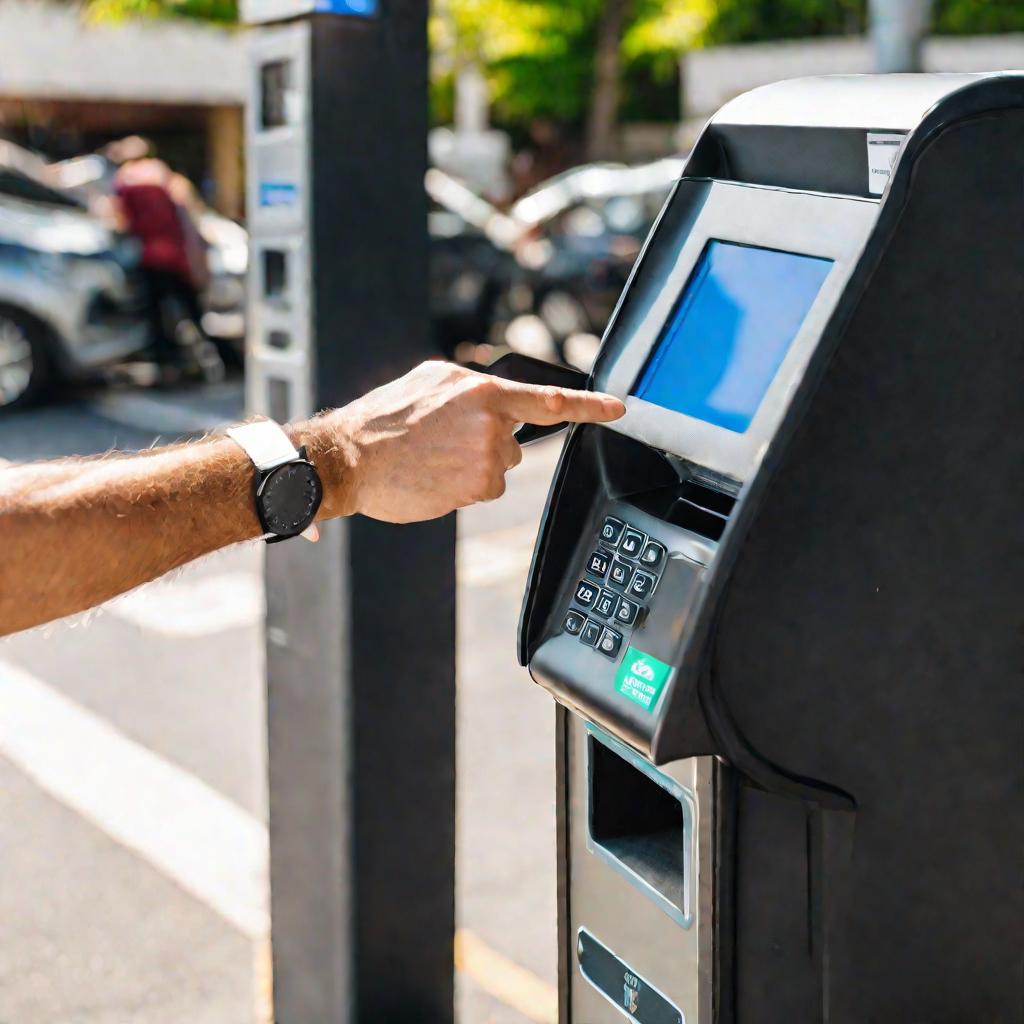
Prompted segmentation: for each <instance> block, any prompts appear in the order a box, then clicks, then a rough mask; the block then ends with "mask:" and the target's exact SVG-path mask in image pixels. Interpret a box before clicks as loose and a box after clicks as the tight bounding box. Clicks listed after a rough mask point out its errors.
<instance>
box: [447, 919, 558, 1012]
mask: <svg viewBox="0 0 1024 1024" xmlns="http://www.w3.org/2000/svg"><path fill="white" fill-rule="evenodd" d="M455 969H456V970H457V971H461V972H462V973H463V974H465V975H466V976H467V977H469V978H472V979H473V981H475V982H476V983H477V985H479V986H480V987H481V988H482V989H483V990H484V991H485V992H486V993H487V994H488V995H491V996H493V997H494V998H495V999H497V1000H498V1001H499V1002H502V1003H504V1004H505V1005H506V1006H510V1007H512V1009H513V1010H518V1011H519V1013H521V1014H522V1015H523V1016H524V1017H526V1018H528V1019H529V1020H532V1021H536V1024H558V990H557V989H556V988H555V987H554V985H549V984H548V983H547V982H546V981H542V980H541V979H540V978H538V977H537V975H535V974H534V973H533V972H532V971H528V970H527V969H526V968H525V967H520V966H519V964H517V963H515V962H514V961H512V960H509V959H508V957H506V956H503V955H502V954H501V953H499V952H498V951H497V950H496V949H492V948H491V947H490V946H488V945H487V943H486V942H484V940H483V939H481V938H480V937H479V936H478V935H475V934H474V933H473V932H471V931H469V930H468V929H466V928H460V929H459V930H458V931H457V932H456V933H455Z"/></svg>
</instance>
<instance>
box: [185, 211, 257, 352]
mask: <svg viewBox="0 0 1024 1024" xmlns="http://www.w3.org/2000/svg"><path fill="white" fill-rule="evenodd" d="M197 227H198V228H199V234H200V235H202V237H203V241H204V242H206V247H207V248H206V261H207V265H208V266H209V270H210V280H209V283H208V284H207V286H206V288H205V289H204V291H203V294H202V296H201V297H200V301H201V303H202V308H203V325H202V326H203V330H204V331H206V333H207V334H208V335H209V336H210V337H211V338H212V339H213V341H214V343H215V344H216V345H217V348H218V350H219V351H220V354H221V357H222V358H223V359H224V360H225V362H227V363H230V364H233V365H235V366H241V365H242V362H243V360H244V355H245V303H246V281H247V271H248V267H249V232H248V231H246V230H245V228H243V227H242V226H241V224H236V223H235V221H233V220H230V219H229V218H227V217H223V216H221V214H219V213H215V212H214V211H213V210H211V209H209V208H207V209H205V210H203V212H202V213H201V214H200V216H199V223H198V224H197Z"/></svg>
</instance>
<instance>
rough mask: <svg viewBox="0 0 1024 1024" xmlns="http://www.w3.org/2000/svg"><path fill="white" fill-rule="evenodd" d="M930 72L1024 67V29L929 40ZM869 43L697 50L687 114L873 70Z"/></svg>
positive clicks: (688, 58)
mask: <svg viewBox="0 0 1024 1024" xmlns="http://www.w3.org/2000/svg"><path fill="white" fill-rule="evenodd" d="M924 64H925V70H927V71H1003V70H1008V69H1011V68H1024V34H1018V35H1003V36H971V37H955V38H951V37H946V36H939V37H933V38H931V39H929V40H928V41H927V42H926V43H925V49H924ZM873 70H874V55H873V53H872V51H871V44H870V42H869V41H868V40H867V39H866V38H863V37H854V38H836V39H815V40H796V41H793V42H776V43H750V44H746V45H743V46H720V47H715V48H713V49H708V50H696V51H694V52H693V53H688V54H686V55H685V57H684V58H683V62H682V75H683V95H684V97H685V102H686V108H687V109H686V113H687V117H702V116H706V115H709V114H711V113H714V111H716V110H717V109H718V108H719V107H720V106H722V104H723V103H725V102H726V101H727V100H730V99H732V98H733V97H734V96H737V95H738V94H739V93H741V92H746V91H747V90H748V89H754V88H756V87H757V86H759V85H767V84H768V83H769V82H777V81H779V80H781V79H784V78H800V77H801V76H803V75H836V74H869V73H871V72H872V71H873Z"/></svg>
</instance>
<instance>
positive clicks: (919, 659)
mask: <svg viewBox="0 0 1024 1024" xmlns="http://www.w3.org/2000/svg"><path fill="white" fill-rule="evenodd" d="M1022 252H1024V75H1020V74H1002V75H991V76H963V75H962V76H953V75H945V76H943V75H922V76H890V77H879V78H870V77H859V78H825V79H806V80H800V81H794V82H784V83H780V84H778V85H774V86H768V87H766V88H763V89H759V90H756V91H755V92H753V93H749V94H747V95H745V96H742V97H739V98H738V99H736V100H734V101H733V102H731V103H730V104H729V105H727V106H726V107H725V108H724V109H723V110H722V111H720V112H719V114H718V115H716V117H715V118H713V120H712V121H711V123H710V124H709V125H708V127H707V129H706V130H705V132H704V134H703V136H702V137H701V139H700V141H699V143H698V145H697V146H696V148H695V150H694V152H693V154H692V155H691V157H690V159H689V161H688V163H687V166H686V169H685V172H684V176H683V178H682V179H681V180H680V181H679V183H678V185H677V186H676V188H675V190H674V192H673V194H672V196H671V197H670V199H669V201H668V203H667V204H666V207H665V209H664V211H663V213H662V215H661V218H660V220H659V222H658V224H657V225H656V227H655V229H654V231H653V233H652V235H651V237H650V239H649V240H648V242H647V245H646V247H645V249H644V252H643V254H642V256H641V259H640V261H639V263H638V266H637V268H636V270H635V271H634V274H633V277H632V279H631V281H630V284H629V285H628V286H627V289H626V291H625V292H624V294H623V297H622V299H621V300H620V304H619V307H618V309H617V312H616V314H615V316H614V318H613V321H612V324H611V326H610V327H609V330H608V332H607V334H606V337H605V340H604V344H603V348H602V350H601V353H600V356H599V358H598V362H597V365H596V367H595V369H594V372H593V377H592V386H593V387H594V388H596V389H599V390H603V391H608V392H611V393H612V394H615V395H618V396H620V397H621V398H622V399H623V400H624V401H625V403H626V406H627V414H626V416H625V417H624V418H623V419H622V420H621V421H619V422H617V423H614V424H611V425H609V426H582V427H577V428H575V429H574V430H573V431H572V433H571V434H570V436H569V439H568V441H567V443H566V446H565V449H564V451H563V453H562V457H561V461H560V463H559V466H558V470H557V473H556V476H555V479H554V482H553V484H552V489H551V493H550V497H549V502H548V507H547V509H546V512H545V516H544V519H543V521H542V526H541V531H540V534H539V537H538V543H537V548H536V552H535V555H534V560H533V565H532V569H531V574H530V582H529V589H528V592H527V595H526V598H525V601H524V606H523V613H522V620H521V632H520V658H521V660H522V662H523V663H524V664H528V665H529V668H530V672H531V674H532V675H533V677H534V678H535V679H536V680H537V681H538V682H539V683H540V684H542V685H543V686H545V687H546V688H547V689H549V690H550V691H551V692H552V694H553V695H554V696H555V698H556V699H557V701H558V702H559V705H560V711H559V717H558V738H559V746H558V807H559V860H560V885H559V903H560V905H559V921H560V936H559V942H560V951H561V972H560V973H561V983H560V999H561V1020H562V1022H563V1024H605V1022H608V1024H611V1022H615V1021H621V1020H623V1019H629V1020H634V1021H636V1022H638V1024H683V1022H684V1021H685V1024H711V1022H716V1024H733V1022H735V1024H755V1022H756V1024H762V1022H763V1024H811V1022H815V1021H821V1022H824V1021H828V1022H830V1024H864V1022H867V1021H872V1022H879V1024H896V1022H909V1021H927V1022H929V1024H942V1022H949V1024H953V1022H974V1021H977V1022H981V1021H985V1022H986V1024H996V1022H1007V1024H1010V1022H1018V1021H1020V1020H1021V1019H1022V1017H1024V984H1022V975H1021V962H1020V949H1021V946H1022V940H1024V889H1022V886H1021V884H1020V853H1021V850H1022V849H1024V759H1022V758H1021V754H1020V752H1021V739H1022V728H1021V727H1022V721H1024V686H1022V685H1021V683H1022V664H1024V662H1022V653H1021V652H1022V647H1021V636H1022V632H1021V614H1020V607H1021V592H1022V589H1024V550H1022V532H1021V529H1020V526H1019V517H1020V512H1019V500H1018V499H1019V497H1020V494H1021V492H1020V486H1019V483H1018V482H1017V480H1018V478H1019V476H1020V467H1021V449H1022V442H1021V438H1022V436H1024V402H1022V401H1021V386H1022V382H1024V284H1022V282H1024V272H1022V261H1021V254H1022Z"/></svg>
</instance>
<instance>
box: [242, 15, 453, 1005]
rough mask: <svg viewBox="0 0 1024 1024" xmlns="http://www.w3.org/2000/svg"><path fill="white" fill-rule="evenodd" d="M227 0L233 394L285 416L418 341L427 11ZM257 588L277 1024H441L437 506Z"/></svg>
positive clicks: (449, 927)
mask: <svg viewBox="0 0 1024 1024" xmlns="http://www.w3.org/2000/svg"><path fill="white" fill-rule="evenodd" d="M244 8H245V10H244V12H243V14H244V16H245V18H246V20H247V21H249V22H251V23H253V24H254V25H256V26H258V27H254V28H253V29H251V31H250V36H249V54H250V76H251V86H250V93H251V98H250V103H249V105H248V109H247V112H246V132H247V154H248V159H247V182H248V203H249V225H248V226H249V231H250V296H249V318H248V325H247V326H248V338H247V351H246V385H247V392H248V407H249V410H250V411H251V412H254V413H262V414H265V415H269V416H271V417H272V418H274V419H276V420H278V421H281V422H286V421H288V420H292V419H296V418H301V417H305V416H308V415H310V414H311V413H314V412H316V411H317V410H319V409H324V408H330V407H335V406H341V405H345V404H346V403H347V402H350V401H352V400H353V399H355V398H358V397H359V396H360V395H362V394H365V393H366V392H367V391H369V390H370V389H371V388H373V387H375V386H377V385H379V384H383V383H385V382H386V381H388V380H391V379H393V378H395V377H398V376H400V375H401V374H402V373H404V372H405V371H406V370H408V369H410V368H411V367H412V366H414V365H415V364H416V363H418V362H420V361H422V360H423V359H426V358H429V357H430V356H431V355H433V353H434V345H433V342H432V339H431V334H430V312H429V276H428V262H427V261H428V249H427V246H428V238H427V201H426V195H425V192H424V188H423V179H424V174H425V173H426V169H427V166H426V164H427V153H426V135H427V96H426V89H427V4H426V3H424V2H422V0H388V2H387V3H384V2H378V0H247V2H246V3H245V4H244ZM266 580H267V586H266V594H267V618H266V626H267V628H266V640H267V643H266V672H267V747H268V750H267V761H268V776H269V810H270V814H269V826H270V827H269V832H270V883H271V884H270V888H271V917H272V949H273V975H274V1010H275V1019H276V1020H278V1021H282V1022H291V1024H304V1022H311V1024H321V1022H323V1024H328V1022H329V1024H341V1022H352V1024H355V1022H357V1021H358V1022H363V1021H366V1022H372V1024H385V1022H388V1021H413V1020H414V1021H416V1022H417V1024H446V1022H450V1021H451V1020H452V1019H453V1014H454V1008H453V999H454V996H453V987H454V981H453V969H452V960H453V940H454V918H455V911H454V905H455V892H454V889H455V881H454V875H455V864H454V860H455V778H454V775H455V710H454V709H455V664H454V662H455V523H454V516H448V517H445V518H444V519H440V520H436V521H434V522H431V523H417V524H411V525H409V526H405V527H397V526H392V525H389V524H386V523H379V522H374V521H373V520H370V519H367V518H365V517H361V516H353V517H350V518H346V519H344V520H336V521H332V522H329V523H324V524H323V525H322V528H321V538H320V542H319V543H318V544H315V545H314V544H306V543H305V542H294V541H293V542H289V543H285V544H276V545H274V546H273V547H271V548H268V551H267V564H266ZM425 693H429V694H430V695H431V699H430V700H429V701H424V699H423V695H424V694H425Z"/></svg>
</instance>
